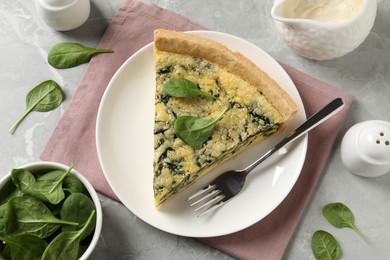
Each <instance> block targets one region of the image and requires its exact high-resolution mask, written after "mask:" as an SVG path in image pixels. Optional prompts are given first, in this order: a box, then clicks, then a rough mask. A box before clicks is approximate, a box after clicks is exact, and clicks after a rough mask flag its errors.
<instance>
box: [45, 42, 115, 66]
mask: <svg viewBox="0 0 390 260" xmlns="http://www.w3.org/2000/svg"><path fill="white" fill-rule="evenodd" d="M111 52H113V50H109V49H96V48H91V47H87V46H84V45H82V44H80V43H74V42H61V43H58V44H56V45H54V46H53V47H52V48H51V50H50V52H49V54H48V57H47V61H48V62H49V64H50V65H51V66H53V67H54V68H57V69H66V68H72V67H76V66H78V65H80V64H83V63H87V62H89V61H90V60H91V58H92V57H93V56H94V55H96V54H98V53H111Z"/></svg>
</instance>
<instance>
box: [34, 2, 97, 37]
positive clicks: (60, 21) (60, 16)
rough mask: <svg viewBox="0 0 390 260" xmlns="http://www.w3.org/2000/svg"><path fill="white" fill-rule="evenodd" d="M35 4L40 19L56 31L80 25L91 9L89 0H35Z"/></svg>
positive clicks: (71, 28) (67, 29)
mask: <svg viewBox="0 0 390 260" xmlns="http://www.w3.org/2000/svg"><path fill="white" fill-rule="evenodd" d="M35 5H36V9H37V12H38V15H39V16H40V17H41V18H42V20H43V21H44V22H45V23H46V24H47V25H48V26H50V27H51V28H53V29H55V30H57V31H69V30H73V29H75V28H77V27H79V26H81V25H82V24H84V23H85V22H86V21H87V19H88V17H89V14H90V11H91V4H90V1H89V0H35Z"/></svg>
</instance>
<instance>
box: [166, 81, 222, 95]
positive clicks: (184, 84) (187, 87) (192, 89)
mask: <svg viewBox="0 0 390 260" xmlns="http://www.w3.org/2000/svg"><path fill="white" fill-rule="evenodd" d="M164 92H165V93H166V94H168V95H170V96H172V97H179V98H188V97H197V96H204V97H208V98H213V99H216V97H215V96H213V95H211V94H209V93H207V92H203V91H202V90H200V89H199V88H198V85H197V84H195V83H194V82H192V81H190V80H188V79H185V78H175V79H170V80H168V81H167V82H166V83H165V84H164Z"/></svg>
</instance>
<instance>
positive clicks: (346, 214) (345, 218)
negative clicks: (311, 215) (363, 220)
mask: <svg viewBox="0 0 390 260" xmlns="http://www.w3.org/2000/svg"><path fill="white" fill-rule="evenodd" d="M322 214H323V215H324V217H325V218H326V219H327V220H328V221H329V223H330V224H332V225H333V226H335V227H337V228H344V227H348V228H352V229H353V230H355V231H356V232H357V233H358V234H359V235H360V236H361V237H362V238H363V239H366V238H365V237H364V235H363V234H362V233H361V232H360V231H359V230H358V229H357V228H356V226H355V225H354V223H353V214H352V211H351V210H350V209H349V208H348V207H347V206H346V205H344V204H343V203H340V202H336V203H329V204H327V205H325V206H324V207H323V208H322Z"/></svg>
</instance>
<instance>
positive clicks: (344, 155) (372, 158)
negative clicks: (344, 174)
mask: <svg viewBox="0 0 390 260" xmlns="http://www.w3.org/2000/svg"><path fill="white" fill-rule="evenodd" d="M341 159H342V161H343V163H344V165H345V166H346V167H347V169H348V170H349V171H351V172H352V173H355V174H357V175H360V176H364V177H377V176H381V175H384V174H386V173H388V172H390V123H389V122H386V121H381V120H369V121H365V122H361V123H358V124H356V125H354V126H352V127H351V128H350V129H349V130H348V131H347V133H346V134H345V136H344V138H343V140H342V142H341Z"/></svg>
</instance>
